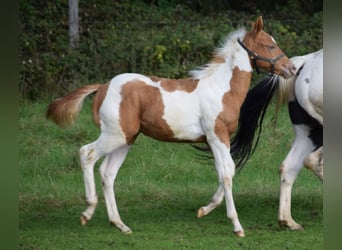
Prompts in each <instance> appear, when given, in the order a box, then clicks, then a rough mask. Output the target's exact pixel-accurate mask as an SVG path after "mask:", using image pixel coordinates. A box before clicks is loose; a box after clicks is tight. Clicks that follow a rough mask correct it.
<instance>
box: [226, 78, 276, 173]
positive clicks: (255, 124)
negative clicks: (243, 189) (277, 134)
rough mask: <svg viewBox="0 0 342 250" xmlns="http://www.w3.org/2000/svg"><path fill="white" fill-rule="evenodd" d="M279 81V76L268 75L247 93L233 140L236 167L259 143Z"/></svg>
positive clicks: (232, 152) (232, 150)
mask: <svg viewBox="0 0 342 250" xmlns="http://www.w3.org/2000/svg"><path fill="white" fill-rule="evenodd" d="M278 83H279V78H278V76H276V75H267V76H265V77H264V78H262V79H261V80H260V81H259V82H258V83H257V84H256V85H255V86H254V87H253V88H252V89H250V90H249V91H248V93H247V97H246V99H245V101H244V103H243V104H242V107H241V110H240V118H239V124H238V128H237V131H236V133H235V135H234V137H233V138H232V140H231V149H230V153H231V155H232V157H233V159H234V161H235V164H236V168H242V167H243V165H244V164H245V163H246V161H247V160H248V159H249V158H250V157H251V156H252V154H253V152H254V150H255V149H256V147H257V145H258V142H259V138H260V134H261V130H262V123H263V120H264V117H265V114H266V110H267V107H268V105H269V103H270V101H271V99H272V97H273V95H274V93H275V90H276V89H277V88H278ZM255 134H256V138H255Z"/></svg>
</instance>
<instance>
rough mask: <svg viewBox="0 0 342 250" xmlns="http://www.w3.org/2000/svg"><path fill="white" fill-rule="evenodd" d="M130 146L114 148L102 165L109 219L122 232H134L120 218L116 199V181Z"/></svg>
mask: <svg viewBox="0 0 342 250" xmlns="http://www.w3.org/2000/svg"><path fill="white" fill-rule="evenodd" d="M129 148H130V146H128V145H125V146H122V147H121V148H118V149H116V150H114V151H113V152H112V153H110V155H108V157H107V158H108V159H107V161H106V162H105V164H102V165H101V167H100V174H101V178H102V188H103V192H104V196H105V201H106V206H107V212H108V216H109V221H110V222H111V223H112V224H113V225H115V226H116V227H117V228H119V229H120V230H121V232H123V233H126V234H129V233H132V230H131V229H130V228H129V227H127V226H126V225H125V224H124V223H123V222H122V220H121V218H120V214H119V211H118V208H117V204H116V199H115V192H114V181H115V178H116V175H117V173H118V171H119V169H120V167H121V165H122V163H123V162H124V160H125V158H126V156H127V153H128V150H129Z"/></svg>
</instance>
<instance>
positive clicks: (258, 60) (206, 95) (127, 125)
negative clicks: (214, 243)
mask: <svg viewBox="0 0 342 250" xmlns="http://www.w3.org/2000/svg"><path fill="white" fill-rule="evenodd" d="M253 68H260V69H263V70H265V71H267V72H273V73H275V74H280V75H282V76H283V77H285V78H288V77H291V76H293V74H294V72H295V67H294V65H293V64H292V62H291V61H290V60H289V59H288V58H287V57H286V56H285V54H284V53H283V52H282V51H281V49H280V48H279V47H278V45H277V44H276V42H275V40H274V39H273V38H272V36H270V35H269V34H267V33H266V32H265V31H264V30H263V21H262V18H261V17H259V18H258V19H257V20H256V21H255V23H254V25H253V27H252V29H251V31H249V32H247V31H246V30H245V29H244V28H241V29H239V30H237V31H235V32H232V33H231V34H229V35H228V37H227V40H226V42H225V44H224V45H223V47H221V48H219V49H218V50H217V51H216V52H215V54H214V57H213V59H212V61H211V62H210V63H209V64H207V65H206V66H204V67H202V68H201V69H199V70H195V71H192V77H190V78H188V79H166V78H159V77H155V76H153V77H149V76H145V75H142V74H135V73H126V74H120V75H117V76H116V77H114V78H113V79H112V80H111V81H110V82H109V83H108V84H103V85H102V84H93V85H87V86H84V87H81V88H79V89H77V90H75V91H73V92H71V93H70V94H68V95H66V96H65V97H62V98H58V99H56V100H55V101H53V102H52V103H51V104H50V105H49V107H48V110H47V113H46V116H47V118H50V119H51V120H52V121H54V122H55V123H57V124H58V125H60V126H62V127H63V126H68V125H71V124H72V123H73V122H74V119H75V116H76V115H77V113H78V112H79V110H80V109H81V107H82V103H83V100H84V98H85V97H86V96H88V95H89V94H91V93H94V92H97V93H96V95H95V97H94V103H93V116H94V119H95V121H96V123H97V124H98V125H99V126H100V128H101V134H100V136H99V137H98V138H97V140H95V141H94V142H92V143H90V144H87V145H85V146H82V147H81V149H80V158H81V167H82V170H83V174H84V182H85V191H86V201H87V204H88V206H87V208H86V210H85V211H84V212H82V214H81V223H82V224H86V223H87V222H88V221H89V220H90V219H91V217H92V216H93V214H94V211H95V208H96V204H97V201H98V199H97V195H96V191H95V181H94V173H93V172H94V171H93V169H94V164H95V162H96V161H97V160H98V159H99V158H101V157H103V156H105V159H104V160H103V162H102V164H101V166H100V174H101V178H102V184H103V191H104V196H105V201H106V206H107V212H108V216H109V220H110V222H111V223H112V224H114V225H115V226H116V227H117V228H119V229H120V230H121V231H122V232H123V233H131V232H132V230H131V229H130V228H129V227H128V226H126V225H125V224H124V223H123V221H122V220H121V218H120V215H119V212H118V208H117V204H116V200H115V193H114V180H115V178H116V175H117V173H118V170H119V168H120V166H121V165H122V163H123V161H124V160H125V158H126V155H127V153H128V151H129V148H130V146H131V145H132V144H133V143H134V141H135V139H136V137H137V136H138V134H139V133H140V132H141V133H143V134H145V135H147V136H150V137H152V138H154V139H157V140H160V141H169V142H207V143H208V144H209V145H210V147H211V150H212V152H213V153H214V157H215V167H216V170H217V173H218V179H219V188H218V190H217V192H216V194H215V195H214V196H213V200H212V202H211V203H209V205H208V206H205V207H202V208H201V209H200V210H199V213H198V214H199V217H200V216H203V215H205V214H206V213H208V212H209V211H210V209H211V206H212V205H213V204H214V203H216V202H217V200H222V199H223V196H224V197H225V201H226V209H227V217H228V218H229V219H230V220H231V221H232V224H233V226H234V232H235V233H236V235H238V236H240V237H243V236H244V230H243V228H242V226H241V224H240V221H239V219H238V215H237V212H236V209H235V204H234V200H233V194H232V178H233V176H234V173H235V164H234V162H233V159H232V158H231V155H230V136H231V134H232V133H233V132H234V131H235V129H236V127H237V123H238V118H239V111H240V107H241V105H242V103H243V100H244V99H245V97H246V94H247V92H248V89H249V85H250V81H251V77H252V72H253Z"/></svg>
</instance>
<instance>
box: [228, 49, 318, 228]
mask: <svg viewBox="0 0 342 250" xmlns="http://www.w3.org/2000/svg"><path fill="white" fill-rule="evenodd" d="M291 61H292V62H293V64H294V65H295V66H296V68H297V69H298V70H297V72H296V74H295V76H293V77H291V78H288V79H284V78H282V77H281V76H276V75H267V76H266V77H264V78H263V79H261V81H260V82H259V83H258V84H256V85H255V86H254V87H253V88H252V89H251V90H250V91H249V92H248V94H247V97H246V99H245V101H244V103H243V105H242V107H241V110H240V118H239V127H238V129H237V132H236V134H235V136H234V138H233V139H232V141H231V154H232V156H233V158H234V159H235V160H236V163H237V167H242V166H243V165H244V163H245V162H246V160H247V159H248V158H249V157H250V156H251V154H252V153H253V151H254V150H255V149H256V147H257V144H258V141H259V136H260V133H261V128H262V122H263V119H264V115H265V112H266V110H267V107H268V105H269V103H270V100H271V98H272V96H273V95H274V93H276V91H275V90H276V89H277V88H279V91H278V93H279V94H280V100H279V101H280V103H287V104H288V112H289V116H290V119H291V122H292V126H293V130H294V134H295V138H294V141H293V143H292V146H291V149H290V151H289V152H288V154H287V156H286V158H285V160H284V161H283V162H282V164H281V165H280V199H279V213H278V220H279V224H280V225H281V226H285V227H288V228H290V229H292V230H302V229H303V227H302V226H301V225H299V224H298V223H296V222H295V221H294V220H293V218H292V215H291V191H292V186H293V183H294V182H295V180H296V178H297V176H298V173H299V171H300V170H301V169H302V167H303V166H305V167H306V168H308V169H310V170H312V171H313V173H314V174H315V175H317V176H318V177H319V179H320V180H321V181H323V49H321V50H319V51H316V52H313V53H310V54H307V55H304V56H296V57H293V58H291ZM255 137H256V138H255Z"/></svg>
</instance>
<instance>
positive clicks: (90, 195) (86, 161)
mask: <svg viewBox="0 0 342 250" xmlns="http://www.w3.org/2000/svg"><path fill="white" fill-rule="evenodd" d="M96 143H97V142H96V141H95V142H93V143H90V144H88V145H85V146H83V147H82V148H81V149H80V158H81V167H82V170H83V178H84V185H85V193H86V202H87V204H88V207H87V208H86V210H85V211H84V212H82V214H81V223H82V225H85V224H86V223H87V222H88V220H90V219H91V217H92V216H93V214H94V212H95V208H96V205H97V195H96V188H95V180H94V164H95V162H96V161H97V160H98V159H99V158H100V155H99V154H98V151H97V149H96Z"/></svg>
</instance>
